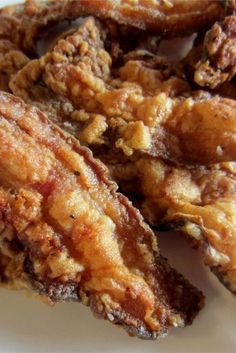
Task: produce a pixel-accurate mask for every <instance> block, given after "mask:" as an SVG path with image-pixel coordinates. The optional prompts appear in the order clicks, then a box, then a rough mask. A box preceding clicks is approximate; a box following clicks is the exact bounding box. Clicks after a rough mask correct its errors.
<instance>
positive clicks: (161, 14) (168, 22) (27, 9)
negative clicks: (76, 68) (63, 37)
mask: <svg viewBox="0 0 236 353" xmlns="http://www.w3.org/2000/svg"><path fill="white" fill-rule="evenodd" d="M224 12H225V9H224V5H223V4H222V3H221V2H220V1H218V0H201V1H198V0H191V1H188V0H163V1H153V0H145V1H143V0H122V1H120V0H106V1H103V0H43V1H42V0H41V1H36V0H28V1H26V2H25V4H22V5H16V6H15V7H14V6H8V7H6V8H4V9H2V10H1V13H0V36H3V37H5V38H9V37H10V38H11V39H12V40H15V41H16V43H17V44H18V45H20V46H21V47H23V48H25V49H28V50H33V49H35V40H36V39H37V37H38V36H39V35H40V32H41V31H42V28H44V27H47V26H49V25H50V24H52V23H55V22H59V21H62V20H67V19H68V20H71V19H76V18H78V17H81V16H88V15H93V16H97V17H100V18H102V19H112V20H114V21H117V22H118V23H120V24H124V25H128V26H132V27H137V28H140V29H142V30H144V29H145V30H148V31H152V32H155V33H156V34H161V35H163V34H164V35H167V34H168V35H172V36H179V35H181V34H182V35H186V33H193V32H195V31H198V30H202V29H204V28H206V27H209V26H210V25H211V24H212V23H214V21H215V20H217V19H219V18H221V17H222V15H223V14H224ZM13 23H14V26H15V31H14V33H12V32H9V31H8V28H12V24H13Z"/></svg>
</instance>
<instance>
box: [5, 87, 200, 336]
mask: <svg viewBox="0 0 236 353" xmlns="http://www.w3.org/2000/svg"><path fill="white" fill-rule="evenodd" d="M0 140H1V144H0V145H1V147H0V157H1V158H0V171H1V190H0V191H1V194H0V210H1V213H0V214H1V244H0V245H1V246H0V249H1V253H2V256H1V269H2V277H3V278H4V281H5V283H7V284H8V285H12V286H14V285H15V286H16V287H17V286H24V287H30V286H32V287H33V288H35V289H36V290H37V291H38V292H39V293H41V294H44V295H46V297H47V298H49V299H51V300H52V301H57V300H67V299H68V300H71V299H73V300H77V299H78V298H80V299H81V300H82V301H83V302H84V303H85V304H87V305H90V306H92V309H93V310H94V311H95V312H96V313H97V314H98V315H100V316H102V317H104V318H106V319H108V320H109V321H111V322H114V323H118V324H120V325H123V326H124V327H125V328H128V329H129V331H130V332H133V333H136V334H137V335H138V336H141V337H143V336H145V337H146V338H150V337H156V336H161V335H163V334H165V333H166V331H167V327H168V326H170V325H173V326H179V325H184V324H187V323H190V322H191V321H192V319H193V318H194V316H195V314H196V313H197V311H198V310H199V309H200V307H201V306H202V305H203V300H202V295H201V294H200V293H199V292H198V291H197V290H196V289H195V288H194V287H192V286H191V285H190V284H189V283H188V282H187V281H186V280H184V279H183V277H182V276H180V275H179V274H177V273H176V272H175V271H174V270H172V269H171V268H170V267H169V265H168V264H167V262H166V260H164V259H163V258H162V257H161V256H160V254H159V250H158V247H157V244H156V241H155V237H154V234H153V233H152V231H151V230H150V228H149V227H148V226H147V225H146V224H145V223H144V221H143V219H142V217H141V215H140V213H139V212H138V210H136V209H135V208H134V207H133V206H132V205H131V203H130V202H129V201H128V200H127V199H126V198H125V197H124V196H123V195H121V194H118V193H116V192H115V189H116V185H115V184H114V183H112V182H111V181H109V180H108V178H107V170H106V168H105V167H104V166H103V165H102V164H101V163H99V162H98V161H96V160H94V159H93V158H92V155H91V153H90V151H89V150H87V149H85V148H83V147H81V146H80V145H79V143H78V142H77V141H76V140H75V139H74V138H73V137H71V136H70V135H66V134H65V133H63V132H62V130H60V129H59V128H58V127H56V126H54V125H53V124H52V123H50V122H49V120H48V119H47V117H46V116H45V115H44V114H43V113H41V112H40V111H39V110H38V109H36V108H34V107H31V106H27V105H25V104H24V103H23V101H22V100H20V99H19V98H17V97H14V96H12V95H9V94H4V93H1V94H0ZM16 242H18V243H20V247H16V246H15V243H16ZM20 284H21V285H20ZM117 318H118V319H117Z"/></svg>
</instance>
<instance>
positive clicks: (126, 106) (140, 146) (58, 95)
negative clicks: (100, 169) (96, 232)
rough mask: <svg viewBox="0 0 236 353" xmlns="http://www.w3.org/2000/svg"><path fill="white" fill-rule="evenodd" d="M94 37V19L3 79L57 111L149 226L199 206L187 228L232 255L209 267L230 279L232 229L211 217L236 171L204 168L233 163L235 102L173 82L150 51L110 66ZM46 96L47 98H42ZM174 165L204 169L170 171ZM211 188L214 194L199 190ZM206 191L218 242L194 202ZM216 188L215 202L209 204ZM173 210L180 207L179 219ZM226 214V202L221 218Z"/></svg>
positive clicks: (229, 196) (230, 198)
mask: <svg viewBox="0 0 236 353" xmlns="http://www.w3.org/2000/svg"><path fill="white" fill-rule="evenodd" d="M101 31H102V29H101V27H100V25H99V24H98V23H96V22H95V21H94V19H92V18H90V19H88V20H86V21H85V23H84V24H83V25H82V26H81V28H80V29H79V30H78V31H77V32H75V33H74V34H73V35H72V36H69V37H68V38H66V39H65V40H64V39H63V40H61V41H59V42H58V44H57V45H56V46H55V48H54V49H53V50H52V52H50V53H47V54H46V55H45V56H44V57H42V58H41V59H39V60H34V61H32V62H30V63H29V64H28V65H27V66H26V67H25V68H23V70H21V71H20V72H19V73H18V74H17V75H16V77H15V79H14V80H13V81H12V82H11V87H12V90H13V92H14V93H15V94H16V95H19V96H21V97H22V98H23V99H25V100H26V101H28V102H32V103H33V104H36V105H40V107H41V108H42V109H43V110H45V111H50V113H51V116H52V118H54V119H55V117H57V115H56V112H57V111H58V112H59V115H60V120H59V123H60V124H62V126H63V120H64V123H67V125H66V127H65V126H64V128H67V129H69V130H70V131H72V132H73V133H74V134H75V135H76V136H77V137H79V139H80V140H81V142H82V143H85V144H87V145H89V146H90V147H91V148H92V150H93V152H94V153H95V155H96V156H97V157H99V158H101V159H102V160H103V161H104V162H105V163H106V164H107V165H109V166H110V170H111V171H112V174H113V176H114V178H115V180H117V181H118V182H119V184H120V186H121V187H122V190H124V191H126V192H133V191H134V190H133V188H132V186H135V189H136V190H135V193H138V194H139V196H141V197H142V198H144V203H143V206H142V209H143V213H144V214H145V216H146V217H147V218H148V219H149V221H151V222H152V223H160V222H174V221H178V217H179V220H180V221H181V222H182V219H183V218H184V219H185V220H187V221H188V222H189V223H190V222H191V221H192V220H193V216H192V215H191V212H193V211H192V207H200V208H195V212H196V213H197V212H198V216H196V217H195V218H194V221H193V222H192V223H197V224H198V225H199V226H200V227H201V228H202V229H203V230H204V232H203V234H204V237H203V240H204V244H205V243H206V242H207V243H210V244H211V248H210V247H207V249H214V250H215V251H217V252H218V253H222V254H223V255H224V256H225V258H226V257H228V258H230V260H228V258H227V261H226V263H223V264H222V263H221V259H218V260H219V261H218V260H217V261H218V262H217V261H216V260H215V262H213V260H212V262H210V261H209V264H210V266H211V267H214V269H217V270H218V273H220V274H222V276H223V277H224V278H227V276H228V277H229V273H231V272H230V271H234V257H233V255H232V254H231V250H232V248H231V247H229V248H225V243H224V239H226V238H227V237H226V238H225V236H224V234H225V230H224V229H226V228H227V227H228V228H229V232H231V233H232V234H233V232H234V223H233V222H232V223H230V224H227V222H224V223H223V225H222V227H219V226H218V223H217V222H218V221H217V217H216V219H215V215H216V214H217V212H218V208H219V203H221V202H224V201H222V200H221V198H222V199H223V198H226V200H227V203H228V204H229V205H232V204H234V198H235V187H234V185H235V183H234V179H235V174H234V172H232V173H231V174H229V177H227V178H225V177H224V178H223V177H222V175H224V173H225V172H224V168H226V169H227V168H228V167H225V166H227V164H225V163H222V164H221V165H211V163H212V162H214V163H215V162H220V161H222V162H226V161H232V160H234V159H235V151H236V148H235V126H236V125H235V122H236V120H235V115H234V114H235V113H234V111H235V108H236V105H235V104H236V103H235V101H234V100H230V99H225V98H220V97H218V96H216V97H211V96H210V95H207V94H203V93H199V94H196V93H194V92H191V91H190V88H189V86H188V85H186V83H185V81H184V80H183V79H181V78H178V77H175V76H172V70H171V69H170V68H169V67H168V65H166V64H165V65H164V70H161V69H160V67H159V66H158V65H160V62H161V61H160V58H157V57H156V56H154V55H151V58H150V57H149V56H147V57H143V58H142V60H140V57H139V56H136V57H135V55H134V54H135V53H132V54H128V55H127V56H126V58H127V61H125V62H124V65H123V66H121V67H120V68H119V69H118V70H117V69H114V68H113V66H112V59H111V57H110V55H109V53H108V52H107V51H106V50H105V48H104V46H103V41H102V39H103V38H104V37H103V35H102V34H101ZM163 63H164V62H163V61H162V64H163ZM42 82H43V85H42ZM49 92H50V94H51V95H53V100H51V99H50V98H49V99H48V98H47V96H48V94H49ZM179 96H182V98H181V97H179ZM62 97H63V99H66V102H65V101H64V102H63V101H62ZM54 101H55V102H57V105H56V104H54ZM63 104H65V105H66V107H67V108H68V109H67V110H66V109H63V108H62V107H63ZM74 109H77V110H76V111H74ZM57 119H58V117H57V118H56V119H55V122H57V123H58V120H57ZM145 144H146V145H145ZM148 144H150V145H148ZM147 155H149V156H147ZM157 157H158V158H157ZM160 157H162V159H164V160H161V159H160ZM116 159H117V160H116ZM111 161H112V163H111ZM170 161H171V162H172V164H171V163H170ZM173 161H175V162H176V161H178V162H180V161H181V162H182V163H183V162H184V163H186V162H187V163H188V164H189V162H191V163H192V162H195V163H196V162H198V163H202V164H203V163H205V164H207V165H209V166H206V165H205V166H204V165H202V166H201V165H195V166H191V167H190V166H189V165H182V167H178V166H177V165H176V166H175V165H173ZM228 165H230V164H228ZM222 168H223V169H222ZM226 174H227V173H226ZM120 176H121V177H120ZM160 179H161V180H162V182H160ZM203 179H204V180H205V181H204V182H205V183H206V181H207V180H209V181H210V182H209V184H208V186H204V188H203V181H201V184H198V181H199V180H203ZM219 179H220V181H219V182H218V180H219ZM124 180H125V182H124ZM225 180H226V181H225ZM224 183H225V184H226V186H225V187H226V189H227V188H228V186H227V185H228V184H229V185H233V186H232V187H231V189H230V190H231V191H230V192H231V193H230V192H227V193H225V190H224V189H222V190H221V187H220V185H221V184H222V185H224ZM138 186H140V187H138ZM210 186H212V188H213V186H214V188H213V189H214V190H213V191H212V192H211V191H209V194H207V192H208V191H207V190H208V189H209V187H210ZM222 187H223V186H222ZM203 189H204V190H206V192H205V191H203ZM227 190H228V189H227ZM204 192H205V193H206V195H208V196H207V197H208V198H209V200H208V201H209V204H211V207H212V208H211V209H212V210H215V213H214V214H213V216H212V218H211V219H212V224H213V225H212V227H213V229H215V228H214V227H216V230H215V232H217V233H219V236H218V237H219V242H218V243H215V242H212V241H211V238H210V237H211V233H212V229H211V227H210V226H209V225H208V223H207V221H206V220H205V218H204V216H202V214H204V213H205V212H208V201H202V198H204V197H205V196H204V195H205V194H204V195H203V193H204ZM217 192H219V195H220V196H219V197H218V196H217V197H218V198H217V202H215V197H216V196H214V195H215V194H216V193H217ZM212 195H213V196H212ZM220 197H221V198H220ZM176 200H177V201H178V202H179V203H178V202H177V201H176ZM199 202H201V204H200V206H199ZM214 202H215V203H214ZM176 204H177V206H176ZM178 207H179V208H178ZM180 207H182V208H181V210H183V207H186V212H185V213H184V215H182V214H181V213H180V211H179V209H180ZM230 210H232V208H231V206H229V210H227V208H226V211H225V212H228V211H229V212H231V211H230ZM151 211H152V213H151V214H150V212H151ZM171 212H172V213H171ZM212 212H214V211H212ZM231 215H232V217H233V211H232V212H231ZM196 219H197V221H196ZM192 223H190V224H191V225H190V226H189V227H185V228H184V227H182V230H185V232H186V233H188V232H189V233H190V234H191V229H192V228H193V229H195V228H196V226H194V225H192ZM175 224H176V223H175ZM181 224H182V223H181ZM191 227H192V228H191ZM217 227H218V228H217ZM224 227H225V228H224ZM189 229H190V231H189ZM197 229H198V228H197ZM197 232H199V230H197ZM193 233H194V231H193ZM227 241H228V240H227ZM202 243H203V241H202ZM223 255H222V257H223ZM218 267H219V268H218ZM232 273H233V272H232ZM231 277H232V278H231V279H230V286H231V289H232V290H233V291H234V286H235V281H234V278H233V276H231Z"/></svg>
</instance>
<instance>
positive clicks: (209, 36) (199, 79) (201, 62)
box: [185, 15, 236, 89]
mask: <svg viewBox="0 0 236 353" xmlns="http://www.w3.org/2000/svg"><path fill="white" fill-rule="evenodd" d="M235 49H236V17H235V16H234V15H233V16H228V17H226V18H225V20H224V21H223V22H217V23H215V24H214V25H213V26H212V28H211V29H210V30H209V31H208V32H207V33H206V35H205V38H204V42H203V44H202V45H200V46H199V47H197V48H194V49H193V50H192V52H191V53H190V54H189V56H188V58H187V60H186V61H185V65H186V66H187V69H188V70H189V71H192V72H194V76H193V78H194V81H195V82H196V83H197V84H198V85H199V86H201V87H208V88H210V89H215V88H218V87H219V86H221V85H222V84H223V83H224V82H226V81H230V80H231V78H232V77H233V76H234V75H235V72H236V54H235V52H236V50H235Z"/></svg>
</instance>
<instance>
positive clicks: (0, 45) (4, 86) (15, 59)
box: [0, 39, 29, 92]
mask: <svg viewBox="0 0 236 353" xmlns="http://www.w3.org/2000/svg"><path fill="white" fill-rule="evenodd" d="M28 61H29V59H28V58H27V56H26V55H25V54H24V53H23V52H22V51H21V50H19V48H17V46H16V45H15V44H13V43H12V42H10V41H9V40H7V39H1V40H0V89H1V90H3V91H7V92H8V91H10V88H9V81H10V79H11V77H12V75H14V74H16V73H17V71H18V70H20V69H21V68H22V67H23V66H24V65H26V63H27V62H28Z"/></svg>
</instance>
